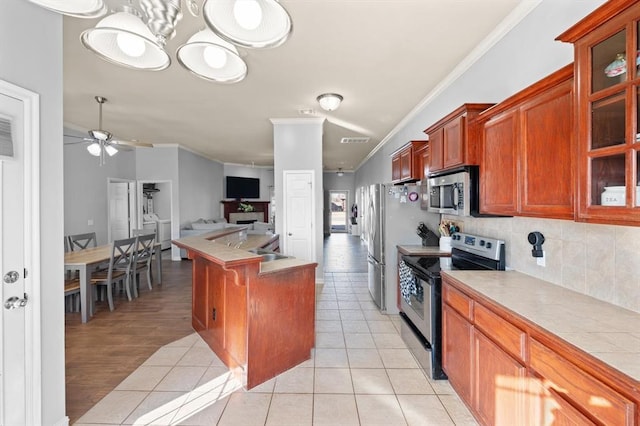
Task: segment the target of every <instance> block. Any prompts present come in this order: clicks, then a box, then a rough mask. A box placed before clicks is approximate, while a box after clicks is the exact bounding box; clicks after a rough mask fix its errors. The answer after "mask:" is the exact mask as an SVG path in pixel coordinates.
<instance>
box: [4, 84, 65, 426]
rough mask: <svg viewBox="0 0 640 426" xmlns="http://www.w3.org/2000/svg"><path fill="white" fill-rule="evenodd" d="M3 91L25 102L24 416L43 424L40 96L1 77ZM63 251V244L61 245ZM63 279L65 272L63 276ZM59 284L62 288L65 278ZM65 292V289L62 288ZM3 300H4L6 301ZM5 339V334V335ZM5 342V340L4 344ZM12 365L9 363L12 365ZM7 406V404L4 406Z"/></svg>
mask: <svg viewBox="0 0 640 426" xmlns="http://www.w3.org/2000/svg"><path fill="white" fill-rule="evenodd" d="M0 93H2V94H3V95H6V96H9V97H12V98H15V99H17V100H19V101H21V102H22V114H23V123H24V127H23V135H24V139H23V142H24V147H23V152H24V164H23V173H24V176H23V179H24V191H25V194H24V218H25V220H24V263H25V268H26V269H27V271H28V278H26V279H25V280H24V292H25V293H26V294H27V295H28V296H29V302H28V303H27V305H26V306H25V307H24V309H25V316H24V318H25V324H24V326H25V330H24V333H25V348H24V349H25V360H24V361H25V390H26V392H25V393H26V395H25V398H26V400H25V409H26V413H25V418H26V421H27V424H41V423H42V379H41V372H42V350H41V348H42V330H41V327H40V323H41V302H40V300H41V291H40V285H41V280H40V274H41V272H40V238H41V236H40V95H38V94H37V93H35V92H32V91H30V90H27V89H24V88H22V87H19V86H16V85H14V84H11V83H9V82H7V81H4V80H1V79H0ZM60 250H62V247H61V248H60ZM60 277H61V278H62V275H60ZM54 282H56V283H59V285H60V287H61V288H60V290H62V280H61V279H60V280H54ZM61 293H62V291H61ZM3 303H4V301H3ZM3 340H4V336H3ZM3 344H4V343H3ZM9 367H10V366H9ZM4 408H6V407H4Z"/></svg>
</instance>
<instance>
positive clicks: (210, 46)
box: [29, 0, 292, 83]
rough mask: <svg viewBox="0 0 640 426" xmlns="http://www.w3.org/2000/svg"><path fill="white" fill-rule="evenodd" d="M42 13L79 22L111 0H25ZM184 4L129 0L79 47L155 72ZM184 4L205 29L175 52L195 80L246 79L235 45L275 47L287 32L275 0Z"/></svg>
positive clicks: (162, 64)
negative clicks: (51, 11)
mask: <svg viewBox="0 0 640 426" xmlns="http://www.w3.org/2000/svg"><path fill="white" fill-rule="evenodd" d="M29 1H30V2H32V3H35V4H37V5H39V6H42V7H44V8H46V9H49V10H53V11H55V12H58V13H62V14H65V15H69V16H73V17H79V18H96V17H101V16H103V15H105V14H106V13H107V10H108V7H107V6H108V5H107V4H106V3H105V1H107V2H109V0H29ZM182 1H183V0H130V1H129V4H128V5H126V6H120V7H119V8H118V10H116V11H113V12H111V13H110V14H108V15H107V16H106V17H104V18H102V19H101V20H100V21H99V22H98V23H97V24H96V25H95V27H93V28H90V29H88V30H86V31H84V32H83V33H82V34H81V36H80V40H81V42H82V44H83V45H84V46H85V47H86V48H87V49H89V50H91V51H92V52H94V53H95V54H96V55H98V56H99V57H101V58H102V59H105V60H107V61H109V62H112V63H114V64H118V65H122V66H125V67H128V68H134V69H140V70H150V71H159V70H163V69H166V68H167V67H169V65H170V64H171V57H170V55H169V53H168V52H167V51H166V49H165V45H166V42H167V40H170V39H171V38H173V37H174V36H175V34H176V27H177V25H178V23H179V21H180V19H182V8H181V2H182ZM197 1H198V0H184V2H185V4H186V5H187V8H188V10H189V11H190V12H191V13H192V14H193V15H194V16H198V15H199V14H200V9H202V14H203V15H204V21H205V23H206V25H207V28H205V29H203V30H201V31H198V32H197V33H195V34H194V35H193V36H191V38H189V40H188V41H187V42H186V43H185V44H183V45H182V46H180V47H179V48H178V49H177V51H176V56H177V59H178V62H179V63H180V64H181V65H182V66H183V67H185V68H186V69H187V70H189V71H191V72H192V73H193V74H195V75H197V76H198V77H201V78H204V79H206V80H210V81H216V82H222V83H235V82H238V81H241V80H242V79H244V78H245V76H246V75H247V65H246V63H245V62H244V60H243V59H242V58H241V57H240V55H239V53H238V50H237V48H236V46H240V47H246V48H255V49H259V48H268V47H276V46H279V45H281V44H282V43H284V42H285V41H286V40H287V38H288V37H289V34H290V33H291V29H292V23H291V17H290V16H289V14H288V13H287V11H286V10H285V9H284V7H282V5H280V3H279V2H278V1H277V0H204V3H203V4H202V8H200V7H199V6H198V4H197Z"/></svg>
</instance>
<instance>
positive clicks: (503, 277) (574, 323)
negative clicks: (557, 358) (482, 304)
mask: <svg viewBox="0 0 640 426" xmlns="http://www.w3.org/2000/svg"><path fill="white" fill-rule="evenodd" d="M442 273H443V274H445V275H448V276H450V277H452V278H454V279H456V280H457V281H459V282H461V283H462V284H463V285H465V286H467V287H468V288H469V289H471V290H472V291H475V292H476V293H479V294H481V295H482V296H484V297H486V298H487V299H490V300H492V301H494V302H496V303H498V304H500V305H502V306H503V307H505V308H507V309H508V310H510V311H512V312H513V313H515V314H517V315H519V316H520V317H523V318H524V319H525V320H527V321H529V322H531V323H533V324H535V325H538V326H540V327H542V328H544V329H545V330H547V331H549V332H551V333H553V334H555V335H556V336H558V337H560V338H562V339H564V340H565V341H567V342H569V343H570V344H572V345H574V346H576V347H577V348H580V349H581V350H583V351H584V352H586V353H588V354H590V355H591V356H593V357H595V358H597V359H599V360H601V361H603V362H605V363H607V364H609V365H611V366H612V367H614V368H616V369H617V370H619V371H621V372H622V373H624V374H626V375H627V376H629V377H631V378H632V379H634V380H636V381H640V313H637V312H633V311H630V310H627V309H624V308H621V307H619V306H616V305H613V304H611V303H607V302H603V301H601V300H598V299H595V298H593V297H590V296H586V295H584V294H581V293H578V292H575V291H573V290H569V289H566V288H564V287H560V286H557V285H554V284H551V283H549V282H547V281H543V280H540V279H538V278H534V277H531V276H529V275H526V274H523V273H520V272H516V271H443V272H442Z"/></svg>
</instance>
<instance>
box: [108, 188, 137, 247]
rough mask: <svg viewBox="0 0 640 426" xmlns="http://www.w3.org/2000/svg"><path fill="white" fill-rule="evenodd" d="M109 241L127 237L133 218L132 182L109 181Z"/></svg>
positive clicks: (133, 195) (133, 193) (129, 233)
mask: <svg viewBox="0 0 640 426" xmlns="http://www.w3.org/2000/svg"><path fill="white" fill-rule="evenodd" d="M108 197H109V241H114V240H120V239H123V238H129V237H130V236H131V228H132V222H133V221H134V220H135V219H134V217H135V213H134V212H135V210H134V209H135V202H134V201H133V200H132V197H135V191H134V190H133V183H132V182H109V191H108Z"/></svg>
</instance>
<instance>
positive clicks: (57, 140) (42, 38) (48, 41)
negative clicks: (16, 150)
mask: <svg viewBox="0 0 640 426" xmlns="http://www.w3.org/2000/svg"><path fill="white" fill-rule="evenodd" d="M33 52H37V54H34V53H33ZM0 79H3V80H6V81H9V82H10V83H13V84H15V85H18V86H21V87H24V88H26V89H28V90H31V91H33V92H35V93H38V94H39V95H40V165H41V166H40V190H41V194H40V215H41V217H42V222H41V237H40V252H41V254H40V256H41V264H40V268H41V269H40V272H41V276H42V283H41V289H40V296H41V300H42V303H41V312H40V314H41V318H42V322H41V324H40V326H41V333H42V347H41V357H42V374H41V379H42V424H47V425H53V424H64V423H65V422H66V419H65V392H64V386H65V381H64V365H65V363H64V298H63V297H62V294H63V277H64V273H63V265H64V258H63V252H64V248H63V245H62V236H63V224H62V220H61V217H62V215H63V197H62V192H63V176H62V17H61V16H59V15H55V14H53V13H51V12H47V11H45V10H44V9H42V8H39V7H37V6H34V5H32V4H30V3H28V2H26V1H24V0H2V1H0Z"/></svg>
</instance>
